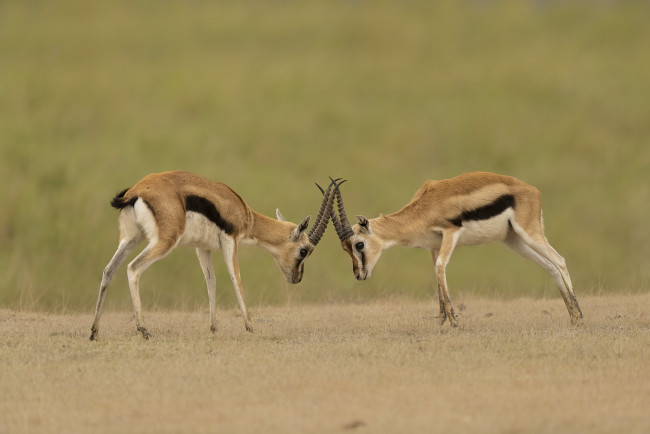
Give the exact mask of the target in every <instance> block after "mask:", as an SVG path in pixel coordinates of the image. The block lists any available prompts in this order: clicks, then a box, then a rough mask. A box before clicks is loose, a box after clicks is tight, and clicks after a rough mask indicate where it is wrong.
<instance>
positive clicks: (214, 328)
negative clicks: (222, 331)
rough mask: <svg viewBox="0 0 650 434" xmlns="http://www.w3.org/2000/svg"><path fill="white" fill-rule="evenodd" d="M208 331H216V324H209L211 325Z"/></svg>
mask: <svg viewBox="0 0 650 434" xmlns="http://www.w3.org/2000/svg"><path fill="white" fill-rule="evenodd" d="M210 331H211V332H212V333H216V332H217V326H216V325H211V326H210Z"/></svg>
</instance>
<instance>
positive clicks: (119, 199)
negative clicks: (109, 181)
mask: <svg viewBox="0 0 650 434" xmlns="http://www.w3.org/2000/svg"><path fill="white" fill-rule="evenodd" d="M127 191H129V189H128V188H125V189H124V190H123V191H121V192H120V193H118V194H117V196H115V197H114V198H113V200H111V206H112V207H113V208H116V209H122V208H126V207H127V206H133V204H134V203H135V201H136V200H138V197H137V196H134V197H130V198H126V197H124V195H125V194H126V192H127Z"/></svg>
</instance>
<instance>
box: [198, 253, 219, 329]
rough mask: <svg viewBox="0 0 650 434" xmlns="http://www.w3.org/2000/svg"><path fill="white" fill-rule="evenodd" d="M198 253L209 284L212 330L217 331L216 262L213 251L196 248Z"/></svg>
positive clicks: (206, 281)
mask: <svg viewBox="0 0 650 434" xmlns="http://www.w3.org/2000/svg"><path fill="white" fill-rule="evenodd" d="M196 255H197V256H198V257H199V262H200V263H201V269H202V270H203V276H204V277H205V283H206V284H207V286H208V301H209V303H210V331H212V333H214V332H216V331H217V307H216V304H217V295H216V293H217V279H216V277H215V275H214V264H213V263H212V251H211V250H204V249H196Z"/></svg>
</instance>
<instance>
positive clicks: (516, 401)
mask: <svg viewBox="0 0 650 434" xmlns="http://www.w3.org/2000/svg"><path fill="white" fill-rule="evenodd" d="M580 301H581V302H582V307H583V310H584V312H585V315H586V324H585V326H584V327H582V328H579V329H574V328H572V327H570V326H569V319H568V315H567V314H566V311H565V309H564V305H563V304H562V302H561V301H560V300H559V299H550V300H549V299H541V300H539V299H536V300H533V299H518V300H512V301H503V300H501V301H500V300H489V299H476V298H465V299H458V300H456V303H457V306H458V308H459V309H460V310H461V312H460V313H461V318H462V319H461V323H462V325H461V327H460V328H459V329H457V330H449V329H448V328H443V329H442V330H440V329H439V327H438V326H437V325H436V324H437V319H436V317H435V316H436V315H435V313H436V310H437V307H436V304H435V303H434V302H430V303H422V302H416V301H412V300H410V299H387V300H383V301H378V302H371V303H369V304H356V305H355V304H347V305H308V306H298V305H295V306H291V305H289V306H285V307H257V308H254V309H253V314H254V317H255V322H256V326H257V330H256V332H255V334H248V333H246V332H245V331H244V327H243V324H242V320H241V317H239V316H238V315H237V314H236V311H235V310H222V311H220V312H219V319H220V329H219V331H218V332H217V334H215V335H212V334H211V333H210V332H209V330H208V315H207V313H206V312H157V313H150V314H149V315H148V316H147V323H148V326H149V330H150V331H151V332H152V333H153V334H154V337H153V338H152V339H151V340H150V341H145V340H143V339H142V338H141V337H140V336H139V335H138V334H137V333H136V331H135V326H134V325H133V323H132V322H130V315H129V313H127V312H119V313H108V314H106V316H105V318H104V321H103V329H102V331H101V334H100V340H99V341H98V342H89V341H88V334H89V327H90V323H91V316H90V315H74V316H64V315H49V314H37V313H23V312H13V311H7V310H4V311H0V336H1V338H0V341H1V342H0V364H1V366H0V390H2V393H1V394H0V432H1V433H21V432H30V433H35V432H66V433H71V432H83V433H94V432H130V433H150V432H151V433H153V432H156V433H160V432H165V433H173V432H301V433H309V432H314V433H316V432H318V433H320V432H344V431H355V432H373V433H378V432H473V433H476V432H486V433H490V432H495V433H496V432H499V433H504V432H505V433H518V432H536V433H537V432H549V433H550V432H552V433H561V432H590V433H599V432H612V433H613V432H625V433H635V432H636V433H642V432H644V433H646V432H650V411H649V410H648V409H650V364H649V363H648V361H649V360H650V315H649V306H650V295H648V294H645V295H634V296H620V297H619V296H617V297H610V296H601V297H583V298H582V299H581V300H580Z"/></svg>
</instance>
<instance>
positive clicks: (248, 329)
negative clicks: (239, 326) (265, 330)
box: [246, 324, 255, 333]
mask: <svg viewBox="0 0 650 434" xmlns="http://www.w3.org/2000/svg"><path fill="white" fill-rule="evenodd" d="M246 331H247V332H249V333H253V332H254V331H255V330H253V326H252V325H250V324H246Z"/></svg>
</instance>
